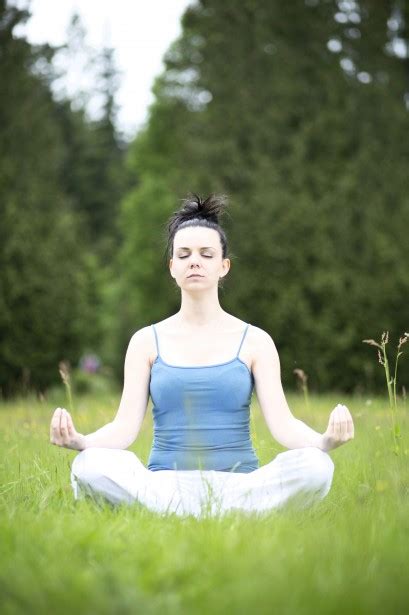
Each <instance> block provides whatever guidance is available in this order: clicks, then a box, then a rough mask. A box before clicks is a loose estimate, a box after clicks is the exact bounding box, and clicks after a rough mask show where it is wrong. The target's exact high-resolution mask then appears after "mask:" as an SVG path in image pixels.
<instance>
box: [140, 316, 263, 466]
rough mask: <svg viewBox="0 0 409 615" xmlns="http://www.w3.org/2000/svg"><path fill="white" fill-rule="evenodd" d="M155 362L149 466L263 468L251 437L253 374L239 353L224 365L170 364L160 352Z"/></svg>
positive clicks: (152, 379) (153, 369) (152, 378)
mask: <svg viewBox="0 0 409 615" xmlns="http://www.w3.org/2000/svg"><path fill="white" fill-rule="evenodd" d="M152 327H153V330H154V333H155V340H156V348H157V353H158V354H157V357H156V359H155V361H154V363H153V364H152V369H151V377H150V396H151V399H152V403H153V409H152V413H153V425H154V437H153V443H152V448H151V452H150V456H149V460H148V469H149V470H153V471H156V470H219V471H222V472H243V473H246V472H252V471H253V470H256V469H257V468H258V467H259V460H258V458H257V456H256V453H255V451H254V448H253V446H252V443H251V438H250V425H249V421H250V402H251V396H252V392H253V388H254V377H253V374H252V373H251V371H250V370H249V368H248V366H247V365H246V364H245V363H244V361H242V360H241V359H239V353H240V349H241V346H242V344H243V340H244V337H245V335H246V333H247V329H248V327H249V325H247V326H246V329H245V331H244V334H243V336H242V339H241V342H240V346H239V349H238V352H237V355H236V356H235V357H234V359H231V360H230V361H226V362H225V363H217V364H215V365H204V366H182V365H169V364H168V363H165V361H163V359H162V357H161V356H160V351H159V343H158V336H157V333H156V329H155V326H154V325H152Z"/></svg>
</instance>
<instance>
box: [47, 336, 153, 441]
mask: <svg viewBox="0 0 409 615" xmlns="http://www.w3.org/2000/svg"><path fill="white" fill-rule="evenodd" d="M149 342H150V338H149V331H148V327H144V328H142V329H140V330H139V331H137V332H136V333H134V335H133V336H132V338H131V340H130V342H129V345H128V349H127V352H126V356H125V366H124V387H123V392H122V398H121V402H120V404H119V408H118V411H117V413H116V416H115V418H114V419H113V421H111V422H110V423H107V424H106V425H104V426H103V427H101V428H100V429H98V430H97V431H94V432H93V433H90V434H87V435H82V434H79V433H78V432H76V430H75V427H74V425H73V422H72V419H71V416H70V414H69V413H68V412H67V411H66V410H65V409H64V408H62V409H61V408H57V409H56V411H55V413H54V415H53V418H52V421H51V434H50V435H51V438H50V439H51V442H52V444H57V445H58V446H65V447H67V448H74V449H76V450H83V449H84V448H91V447H105V448H121V449H124V448H128V446H130V445H131V444H132V443H133V442H134V441H135V439H136V437H137V435H138V433H139V430H140V428H141V425H142V422H143V419H144V416H145V413H146V410H147V405H148V400H149V381H150V370H151V366H150V363H149V357H148V350H147V349H148V348H149Z"/></svg>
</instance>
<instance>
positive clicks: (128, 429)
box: [113, 419, 138, 449]
mask: <svg viewBox="0 0 409 615" xmlns="http://www.w3.org/2000/svg"><path fill="white" fill-rule="evenodd" d="M113 424H114V425H115V427H116V429H117V434H118V444H119V446H118V448H121V449H126V448H128V447H129V446H131V445H132V444H133V443H134V442H135V440H136V438H137V435H138V430H137V429H136V428H133V427H132V426H130V425H129V423H128V422H127V421H121V420H117V419H115V420H114V421H113Z"/></svg>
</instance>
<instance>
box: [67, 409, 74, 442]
mask: <svg viewBox="0 0 409 615" xmlns="http://www.w3.org/2000/svg"><path fill="white" fill-rule="evenodd" d="M67 427H68V434H69V435H70V436H73V435H74V434H75V428H74V423H73V422H72V418H71V415H70V413H69V412H67Z"/></svg>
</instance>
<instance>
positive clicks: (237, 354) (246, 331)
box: [236, 323, 250, 357]
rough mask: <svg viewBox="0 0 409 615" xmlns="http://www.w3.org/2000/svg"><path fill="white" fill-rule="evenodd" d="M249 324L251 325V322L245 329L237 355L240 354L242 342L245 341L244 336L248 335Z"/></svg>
mask: <svg viewBox="0 0 409 615" xmlns="http://www.w3.org/2000/svg"><path fill="white" fill-rule="evenodd" d="M249 326H250V323H249V324H248V325H247V327H246V328H245V329H244V333H243V337H242V338H241V342H240V346H239V349H238V351H237V354H236V357H238V356H239V354H240V350H241V347H242V344H243V342H244V338H245V337H246V333H247V329H248V328H249Z"/></svg>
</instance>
